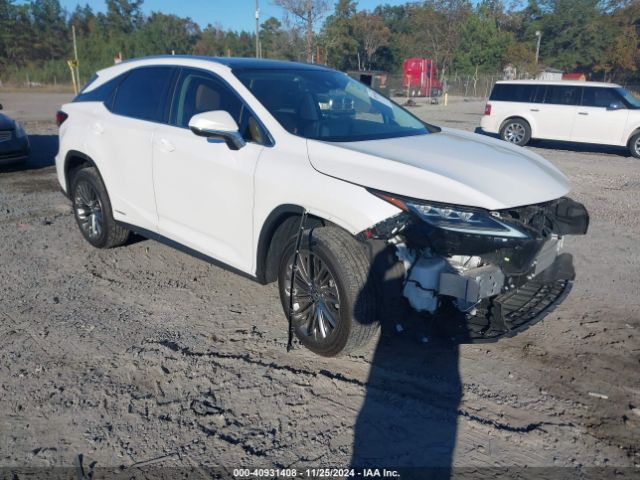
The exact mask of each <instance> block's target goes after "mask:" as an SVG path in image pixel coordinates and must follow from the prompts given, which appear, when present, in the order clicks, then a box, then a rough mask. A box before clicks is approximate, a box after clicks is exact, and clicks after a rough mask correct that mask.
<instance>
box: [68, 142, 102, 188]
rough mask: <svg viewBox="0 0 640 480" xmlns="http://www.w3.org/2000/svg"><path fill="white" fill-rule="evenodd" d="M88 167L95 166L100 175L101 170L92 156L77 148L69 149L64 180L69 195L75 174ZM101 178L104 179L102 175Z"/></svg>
mask: <svg viewBox="0 0 640 480" xmlns="http://www.w3.org/2000/svg"><path fill="white" fill-rule="evenodd" d="M87 167H95V169H96V170H97V171H98V175H100V170H99V169H98V167H97V165H96V163H95V162H94V161H93V159H92V158H91V157H89V156H88V155H86V154H84V153H82V152H79V151H77V150H69V151H68V152H67V155H66V156H65V159H64V181H65V185H66V187H67V188H66V190H67V196H70V195H71V179H72V178H73V174H74V173H75V172H77V171H78V170H80V169H82V168H87ZM100 179H101V180H102V176H101V177H100ZM103 183H104V181H103Z"/></svg>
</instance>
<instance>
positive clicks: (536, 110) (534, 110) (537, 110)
mask: <svg viewBox="0 0 640 480" xmlns="http://www.w3.org/2000/svg"><path fill="white" fill-rule="evenodd" d="M531 111H532V112H539V111H540V110H539V109H537V108H532V109H531Z"/></svg>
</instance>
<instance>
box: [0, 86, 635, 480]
mask: <svg viewBox="0 0 640 480" xmlns="http://www.w3.org/2000/svg"><path fill="white" fill-rule="evenodd" d="M68 98H69V97H68V96H67V95H64V94H33V93H29V94H20V93H10V94H9V93H7V94H2V92H1V91H0V101H1V102H2V103H3V104H4V105H5V109H6V113H8V114H9V115H13V116H15V117H16V118H18V119H19V120H22V121H24V122H25V124H26V127H27V130H28V132H29V134H30V135H31V138H32V144H33V155H32V158H31V160H30V162H29V163H28V164H27V166H26V168H25V167H22V168H3V169H1V170H0V246H1V247H0V339H1V340H2V341H1V342H0V467H34V468H35V467H51V466H72V465H74V462H76V463H78V462H82V465H83V466H84V468H85V469H87V470H89V469H91V468H94V467H95V468H99V467H109V468H113V467H123V468H125V470H124V471H129V470H127V469H126V468H127V467H132V466H145V467H169V466H171V467H182V468H194V467H203V466H205V467H206V466H223V467H226V468H227V469H231V468H237V467H293V468H297V469H298V470H301V469H303V468H305V467H347V466H349V465H352V464H355V465H360V466H372V467H383V466H392V467H412V466H436V467H445V468H446V467H449V466H451V465H452V466H454V467H474V468H476V470H471V472H475V473H473V475H472V476H475V477H478V476H479V475H480V474H481V473H482V472H491V470H483V468H489V467H505V466H521V467H522V466H528V467H577V466H578V467H595V466H615V467H631V468H628V469H626V470H624V471H626V472H627V473H629V474H630V475H634V474H638V473H640V449H639V447H638V445H639V444H640V441H639V434H640V375H639V372H640V342H639V338H640V331H639V329H640V296H639V295H638V293H639V292H640V273H639V272H640V251H639V248H638V245H639V244H638V237H639V234H640V220H639V219H640V162H639V161H638V160H634V159H632V158H630V157H628V156H626V153H625V152H624V151H620V150H616V149H607V148H601V147H585V146H576V145H566V144H554V143H540V142H537V143H535V144H534V145H533V146H532V147H531V148H532V149H533V150H535V151H536V152H538V153H541V154H542V155H544V156H545V157H546V158H548V159H550V160H551V161H552V162H553V163H554V164H556V165H557V166H558V167H559V168H560V169H562V170H563V171H564V172H565V173H567V174H568V176H569V178H570V179H571V182H572V186H573V193H572V196H573V197H574V198H575V199H576V200H578V201H581V202H584V204H585V205H586V206H587V208H588V209H589V212H590V214H591V219H592V223H591V229H590V232H589V234H588V235H587V236H586V237H575V238H568V239H567V240H568V241H567V242H566V247H567V250H568V251H570V252H571V253H573V254H574V256H575V263H576V270H577V275H578V277H577V280H576V282H575V285H574V288H573V291H572V293H571V294H570V296H569V298H568V299H567V300H566V301H565V302H564V303H563V304H562V305H561V306H560V307H559V308H557V309H556V310H555V311H554V312H553V313H552V314H551V315H550V316H548V317H547V318H546V319H545V320H544V321H543V322H541V323H539V324H537V325H535V326H533V327H532V328H531V329H529V330H528V331H526V332H524V333H522V334H520V335H518V336H516V337H514V338H512V339H505V340H502V341H500V342H498V343H494V344H488V345H460V346H452V345H448V344H445V343H442V342H438V341H435V340H432V341H430V342H428V343H424V342H423V341H422V338H423V336H424V326H423V325H420V324H416V323H415V322H413V323H412V322H411V321H409V320H407V324H406V325H405V329H404V330H403V331H402V332H398V331H397V330H396V329H395V328H393V326H392V328H390V329H388V330H386V327H385V332H384V334H383V336H382V339H381V340H380V342H379V343H378V344H377V345H372V346H371V349H370V352H369V353H367V354H365V355H362V356H350V357H346V358H340V359H323V358H319V357H316V356H314V355H313V354H311V353H309V352H307V351H305V350H304V349H295V350H294V351H293V352H291V353H286V349H285V347H286V321H285V318H284V316H283V314H282V311H281V308H280V305H279V301H278V296H277V288H276V287H275V286H274V285H268V286H261V285H258V284H256V283H253V282H252V281H250V280H247V279H245V278H242V277H239V276H237V275H234V274H232V273H229V272H227V271H224V270H222V269H220V268H217V267H215V266H212V265H209V264H207V263H204V262H202V261H200V260H197V259H195V258H192V257H189V256H187V255H185V254H183V253H180V252H178V251H175V250H172V249H170V248H169V247H166V246H163V245H161V244H159V243H156V242H153V241H147V240H142V239H139V240H137V241H134V242H131V243H130V244H129V245H127V246H125V247H121V248H117V249H113V250H109V251H100V250H95V249H93V248H92V247H91V246H90V245H89V244H88V243H86V242H85V241H84V240H83V239H82V238H81V235H80V233H79V231H78V229H77V227H76V225H75V223H74V219H73V216H72V214H71V209H70V204H69V201H68V200H67V199H66V198H65V197H64V196H63V195H62V194H61V193H60V192H59V190H58V185H57V182H56V178H55V174H54V168H53V167H52V166H51V165H52V162H53V156H54V154H55V152H56V150H57V139H56V137H55V135H56V128H55V124H54V123H53V118H54V115H55V111H56V109H57V108H58V106H59V105H60V104H61V103H63V102H65V101H67V99H68ZM483 106H484V104H483V103H482V102H479V101H469V102H466V101H462V100H461V99H452V101H451V103H450V105H449V106H447V107H444V106H443V105H420V106H418V107H416V108H414V112H415V113H416V114H418V115H419V116H421V117H423V118H425V119H427V120H429V121H431V122H433V123H435V124H439V125H443V126H448V127H453V128H461V129H465V130H474V129H475V128H476V127H477V125H478V124H479V120H480V115H481V113H482V111H483ZM477 469H479V470H477ZM558 471H564V470H558ZM458 472H461V470H458ZM229 474H230V473H229ZM607 476H608V475H607ZM0 477H2V473H1V472H0ZM603 478H604V477H603Z"/></svg>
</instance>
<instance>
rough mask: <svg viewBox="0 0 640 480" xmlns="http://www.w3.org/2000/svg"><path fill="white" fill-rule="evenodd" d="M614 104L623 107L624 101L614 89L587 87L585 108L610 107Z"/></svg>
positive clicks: (584, 98) (583, 97)
mask: <svg viewBox="0 0 640 480" xmlns="http://www.w3.org/2000/svg"><path fill="white" fill-rule="evenodd" d="M612 103H617V104H619V105H622V104H623V102H622V99H621V98H620V97H619V96H618V94H617V92H616V91H615V90H614V89H613V88H602V87H585V88H584V92H583V93H582V105H583V106H585V107H604V108H606V107H608V106H609V105H611V104H612Z"/></svg>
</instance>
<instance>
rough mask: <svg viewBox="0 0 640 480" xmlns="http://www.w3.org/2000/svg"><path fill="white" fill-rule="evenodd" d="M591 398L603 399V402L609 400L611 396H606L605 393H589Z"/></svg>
mask: <svg viewBox="0 0 640 480" xmlns="http://www.w3.org/2000/svg"><path fill="white" fill-rule="evenodd" d="M589 396H590V397H596V398H601V399H603V400H609V396H608V395H605V394H603V393H597V392H589Z"/></svg>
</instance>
